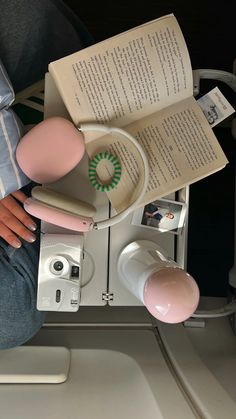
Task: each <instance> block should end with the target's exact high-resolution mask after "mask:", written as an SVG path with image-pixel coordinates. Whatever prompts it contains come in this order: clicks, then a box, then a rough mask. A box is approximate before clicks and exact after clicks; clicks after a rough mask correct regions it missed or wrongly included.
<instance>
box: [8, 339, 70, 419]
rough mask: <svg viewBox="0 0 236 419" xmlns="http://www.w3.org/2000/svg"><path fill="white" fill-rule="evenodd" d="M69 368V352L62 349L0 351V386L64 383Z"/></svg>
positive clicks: (41, 347)
mask: <svg viewBox="0 0 236 419" xmlns="http://www.w3.org/2000/svg"><path fill="white" fill-rule="evenodd" d="M69 366H70V351H69V350H68V349H66V348H64V347H55V346H54V347H47V346H20V347H17V348H13V349H5V350H1V351H0V384H3V383H7V384H14V383H23V384H29V383H33V384H35V383H41V384H42V383H45V384H50V383H53V384H58V383H64V382H65V381H66V380H67V377H68V373H69ZM5 417H6V416H5Z"/></svg>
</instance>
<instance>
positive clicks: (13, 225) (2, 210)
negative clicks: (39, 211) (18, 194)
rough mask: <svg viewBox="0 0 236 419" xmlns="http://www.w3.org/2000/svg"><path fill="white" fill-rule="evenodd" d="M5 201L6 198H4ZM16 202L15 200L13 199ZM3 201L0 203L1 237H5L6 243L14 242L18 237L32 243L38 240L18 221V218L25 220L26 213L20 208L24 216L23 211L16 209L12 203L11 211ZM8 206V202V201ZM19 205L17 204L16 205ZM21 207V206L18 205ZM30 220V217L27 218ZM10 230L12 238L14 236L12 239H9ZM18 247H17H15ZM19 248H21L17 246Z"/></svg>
mask: <svg viewBox="0 0 236 419" xmlns="http://www.w3.org/2000/svg"><path fill="white" fill-rule="evenodd" d="M4 199H5V198H4ZM12 200H13V201H14V199H13V198H12ZM2 202H3V200H2V201H1V202H0V223H1V224H0V237H3V238H4V239H5V237H6V239H5V240H6V241H7V242H8V243H9V240H10V241H12V240H13V239H14V240H15V237H16V235H18V236H19V237H22V238H23V239H24V240H26V241H28V242H30V243H32V242H34V241H35V240H36V237H35V235H34V234H32V233H31V232H30V231H29V230H28V229H27V228H26V227H25V226H24V225H23V224H22V222H21V221H20V219H18V218H17V217H20V218H22V217H23V219H24V220H25V218H24V217H26V216H25V214H24V213H25V211H24V210H23V209H22V208H20V210H21V211H23V215H22V213H21V211H19V208H17V209H16V208H15V206H14V205H12V203H11V204H10V207H11V210H9V209H8V208H7V207H6V206H5V205H3V204H2ZM7 205H8V201H7ZM16 205H17V203H16ZM18 206H19V205H18ZM14 213H16V214H17V217H16V216H15V215H14ZM27 218H28V217H27ZM9 230H10V232H11V236H12V234H13V238H12V237H10V239H9V237H8V236H9ZM14 247H16V246H14ZM17 247H19V246H17Z"/></svg>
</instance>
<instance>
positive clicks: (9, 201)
mask: <svg viewBox="0 0 236 419" xmlns="http://www.w3.org/2000/svg"><path fill="white" fill-rule="evenodd" d="M12 195H14V196H15V197H16V198H17V199H19V201H20V202H24V201H25V200H26V199H27V196H26V195H25V194H24V193H23V192H21V191H17V192H14V194H12ZM1 204H2V205H3V206H4V207H5V208H6V209H7V210H8V211H9V212H10V213H11V214H13V216H15V218H16V219H17V220H19V221H20V222H21V223H22V224H24V225H25V226H26V227H27V228H29V229H30V230H31V231H34V230H36V228H37V225H36V224H35V223H34V222H33V220H32V218H31V217H30V216H29V215H28V214H27V212H26V211H25V210H24V209H23V208H22V207H21V206H20V205H19V204H18V203H17V201H16V200H15V199H14V198H13V197H12V196H10V195H8V196H7V197H6V198H3V199H2V200H1ZM0 211H1V210H0ZM5 214H6V213H3V215H4V216H5ZM6 216H7V214H6ZM0 219H1V218H0ZM12 221H13V218H12ZM15 221H16V220H15ZM4 223H5V222H4ZM7 225H8V224H7ZM14 231H15V230H14ZM22 237H23V236H22Z"/></svg>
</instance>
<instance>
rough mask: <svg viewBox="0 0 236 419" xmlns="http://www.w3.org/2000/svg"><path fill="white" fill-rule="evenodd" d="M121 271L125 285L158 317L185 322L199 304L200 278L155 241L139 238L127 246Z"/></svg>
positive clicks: (121, 262) (119, 267)
mask: <svg viewBox="0 0 236 419" xmlns="http://www.w3.org/2000/svg"><path fill="white" fill-rule="evenodd" d="M118 273H119V277H120V280H121V282H122V283H123V284H124V285H125V287H126V288H127V289H128V290H129V291H130V292H131V293H132V294H133V295H134V296H135V297H136V298H137V299H138V300H140V301H141V302H142V303H143V304H144V305H145V306H146V307H147V309H148V311H149V312H150V313H151V314H152V315H153V316H154V317H155V318H157V319H158V320H161V321H163V322H166V323H179V322H182V321H185V320H186V319H187V318H189V317H190V316H191V315H192V314H193V313H194V311H195V310H196V308H197V306H198V303H199V296H200V294H199V289H198V286H197V284H196V281H195V280H194V279H193V278H192V276H191V275H189V274H188V273H187V272H186V271H184V270H183V269H181V268H180V267H179V266H178V265H177V263H176V262H175V261H173V260H172V259H171V258H169V257H168V256H167V255H166V254H165V252H164V251H163V249H161V248H160V247H159V246H158V245H157V244H156V243H154V242H151V241H148V240H139V241H135V242H132V243H130V244H129V245H128V246H126V247H125V248H124V249H123V250H122V252H121V254H120V256H119V260H118Z"/></svg>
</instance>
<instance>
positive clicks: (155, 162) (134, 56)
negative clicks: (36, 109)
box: [49, 15, 227, 212]
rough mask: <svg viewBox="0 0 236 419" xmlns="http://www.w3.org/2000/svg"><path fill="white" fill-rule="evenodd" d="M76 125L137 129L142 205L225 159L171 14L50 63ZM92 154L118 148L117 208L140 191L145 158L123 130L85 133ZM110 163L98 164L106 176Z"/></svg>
mask: <svg viewBox="0 0 236 419" xmlns="http://www.w3.org/2000/svg"><path fill="white" fill-rule="evenodd" d="M49 73H50V74H51V76H52V77H53V79H54V81H55V83H56V86H57V88H58V90H59V93H60V95H61V97H62V99H63V101H64V103H65V106H66V108H67V110H68V112H69V114H70V116H71V119H72V121H73V122H74V123H75V125H79V124H80V123H82V122H100V123H105V124H108V125H112V126H116V127H121V128H123V129H125V130H126V131H127V132H129V133H130V134H132V135H133V136H135V137H136V139H137V140H138V141H139V142H140V144H141V145H142V146H143V148H144V150H145V151H146V153H147V155H148V159H149V166H150V181H149V186H148V190H147V192H146V195H145V197H144V200H143V202H141V203H140V206H143V205H145V204H147V203H149V202H151V201H154V200H156V199H157V198H160V197H162V196H166V195H168V194H169V193H171V192H173V191H176V190H178V189H181V188H182V187H184V186H186V185H189V184H191V183H193V182H195V181H197V180H199V179H202V178H204V177H206V176H208V175H210V174H212V173H214V172H216V171H218V170H220V169H222V168H223V167H224V166H225V165H226V164H227V159H226V157H225V155H224V153H223V151H222V149H221V147H220V145H219V143H218V141H217V139H216V137H215V135H214V133H213V131H212V129H211V127H210V125H209V123H208V121H207V119H206V117H205V115H204V114H203V111H202V110H201V108H200V106H199V105H198V103H197V101H196V100H195V98H194V97H193V80H192V68H191V63H190V58H189V54H188V49H187V46H186V43H185V40H184V37H183V34H182V32H181V29H180V27H179V25H178V22H177V20H176V18H175V17H174V16H173V15H167V16H164V17H163V18H160V19H156V20H153V21H151V22H148V23H145V24H143V25H141V26H138V27H136V28H134V29H131V30H128V31H126V32H124V33H122V34H119V35H116V36H114V37H112V38H109V39H107V40H105V41H102V42H100V43H97V44H95V45H92V46H90V47H88V48H86V49H83V50H80V51H78V52H76V53H74V54H72V55H69V56H67V57H64V58H62V59H59V60H57V61H54V62H52V63H50V64H49ZM85 141H86V149H87V152H88V154H89V156H90V157H93V156H94V155H95V154H97V153H98V152H100V151H105V150H109V151H111V152H113V153H114V154H116V155H117V156H118V158H119V159H120V162H121V164H122V175H121V180H120V182H119V184H118V185H117V187H116V188H115V189H114V190H112V191H111V192H107V194H108V197H109V199H110V201H111V204H112V206H113V207H114V208H115V209H116V211H118V212H120V211H121V210H123V209H124V208H126V207H127V206H128V205H129V204H130V203H131V202H132V201H133V200H134V199H135V197H136V196H137V195H136V194H139V192H140V190H141V187H142V182H143V166H142V159H141V157H140V155H139V153H138V151H137V150H136V148H135V147H134V146H133V145H132V144H130V143H129V141H128V140H127V139H125V138H124V137H120V138H117V139H116V138H114V137H111V136H109V135H102V134H101V133H95V132H90V133H86V134H85ZM110 175H111V174H110V166H109V164H106V163H104V164H103V166H102V167H100V166H99V176H101V177H102V178H104V179H105V178H106V177H109V176H110Z"/></svg>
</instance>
